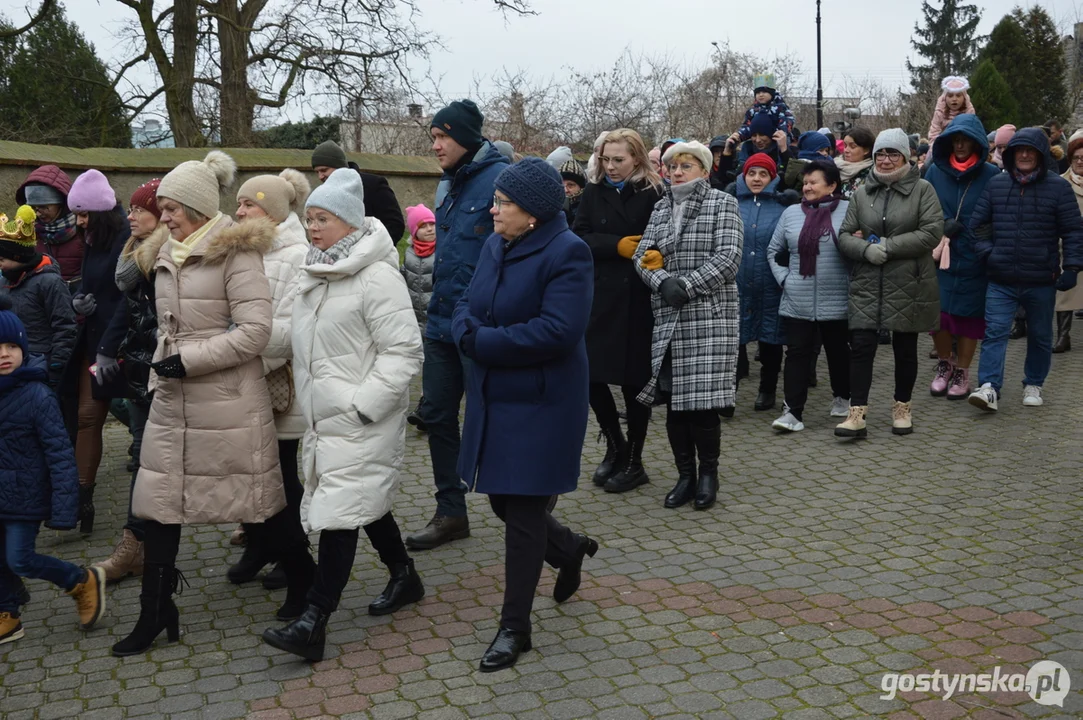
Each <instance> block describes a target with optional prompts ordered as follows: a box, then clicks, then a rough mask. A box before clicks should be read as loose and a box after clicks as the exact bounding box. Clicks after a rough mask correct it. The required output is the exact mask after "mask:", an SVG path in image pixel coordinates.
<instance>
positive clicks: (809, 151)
mask: <svg viewBox="0 0 1083 720" xmlns="http://www.w3.org/2000/svg"><path fill="white" fill-rule="evenodd" d="M830 147H831V143H830V142H829V141H828V139H827V136H826V135H824V134H823V133H819V132H816V131H815V130H810V131H809V132H807V133H803V134H802V135H801V137H799V138H797V151H798V152H797V157H798V158H799V159H801V160H815V159H816V158H817V157H823V156H822V155H821V154H820V152H819V151H820V150H827V149H829V148H830Z"/></svg>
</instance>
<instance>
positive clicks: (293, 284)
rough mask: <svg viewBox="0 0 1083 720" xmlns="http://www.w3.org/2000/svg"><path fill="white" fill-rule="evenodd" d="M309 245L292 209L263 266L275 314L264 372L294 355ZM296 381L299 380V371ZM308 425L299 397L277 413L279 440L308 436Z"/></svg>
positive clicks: (277, 230) (265, 356)
mask: <svg viewBox="0 0 1083 720" xmlns="http://www.w3.org/2000/svg"><path fill="white" fill-rule="evenodd" d="M254 222H268V223H269V222H273V221H271V220H257V221H254ZM308 248H309V245H308V238H307V236H306V235H305V229H304V227H302V226H301V220H300V219H299V218H298V217H297V213H293V212H291V213H290V214H289V217H287V218H286V219H285V221H283V222H282V223H280V224H279V225H278V226H277V227H276V228H275V241H274V246H273V247H272V248H271V251H270V252H269V253H267V254H266V255H264V256H263V269H264V270H265V271H266V273H267V280H268V281H269V282H270V283H271V316H272V325H271V341H270V342H268V343H267V349H266V350H264V351H263V374H264V375H266V374H267V373H269V372H271V371H272V370H277V369H278V368H280V367H282V366H283V365H285V364H286V362H287V361H290V360H292V359H293V342H292V341H291V335H292V330H291V325H292V319H293V300H294V298H295V297H296V296H297V280H298V278H299V277H300V274H301V266H302V265H303V264H304V262H305V256H306V255H307V254H308ZM294 382H295V384H296V374H295V377H294ZM305 427H306V426H305V416H304V415H303V414H301V404H300V403H299V402H297V398H296V397H294V400H293V405H292V406H290V409H289V412H286V413H282V414H281V415H275V429H276V430H277V431H278V439H279V440H298V439H300V438H302V437H304V434H305Z"/></svg>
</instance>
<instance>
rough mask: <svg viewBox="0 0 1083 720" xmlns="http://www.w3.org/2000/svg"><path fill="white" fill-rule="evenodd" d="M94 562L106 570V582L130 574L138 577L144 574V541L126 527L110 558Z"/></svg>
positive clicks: (120, 578)
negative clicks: (140, 540)
mask: <svg viewBox="0 0 1083 720" xmlns="http://www.w3.org/2000/svg"><path fill="white" fill-rule="evenodd" d="M94 564H95V565H96V566H97V567H100V568H101V569H102V570H104V571H105V581H106V582H117V581H118V580H122V579H124V578H126V577H128V576H129V575H134V576H136V577H138V576H140V575H142V574H143V543H141V542H139V540H137V539H136V537H135V535H134V534H133V533H132V531H131V530H127V529H126V530H125V531H124V535H123V536H121V538H120V542H119V543H117V546H116V547H115V548H114V549H113V554H112V555H110V556H109V559H107V560H103V561H102V562H100V563H94Z"/></svg>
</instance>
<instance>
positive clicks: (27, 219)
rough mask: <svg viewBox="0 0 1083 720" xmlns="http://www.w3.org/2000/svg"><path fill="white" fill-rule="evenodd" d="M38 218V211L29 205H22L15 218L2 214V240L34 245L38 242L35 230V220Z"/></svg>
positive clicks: (0, 229)
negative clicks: (11, 218)
mask: <svg viewBox="0 0 1083 720" xmlns="http://www.w3.org/2000/svg"><path fill="white" fill-rule="evenodd" d="M37 219H38V216H37V213H35V212H34V208H32V207H30V206H29V205H23V206H22V207H20V208H19V210H18V211H17V212H16V213H15V219H14V220H8V216H7V215H5V214H0V240H8V241H11V242H16V243H18V244H20V245H26V246H28V247H34V246H35V245H37V242H38V239H37V232H36V231H35V230H34V221H35V220H37Z"/></svg>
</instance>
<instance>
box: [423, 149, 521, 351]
mask: <svg viewBox="0 0 1083 720" xmlns="http://www.w3.org/2000/svg"><path fill="white" fill-rule="evenodd" d="M507 164H508V160H507V158H505V157H504V156H503V155H501V154H500V152H499V151H498V150H497V149H496V148H495V147H493V145H492V143H490V142H489V141H488V140H486V141H485V142H484V143H483V144H482V146H481V149H480V150H478V151H477V152H476V153H475V154H474V158H473V159H472V160H471V161H470V162H469V163H467V164H466V165H464V166H462V167H460V168H459V169H458V170H457V171H456V172H455V174H454V175H452V174H449V173H444V176H443V177H442V178H440V184H439V185H438V186H437V188H436V255H435V261H434V262H433V273H432V299H431V300H430V301H429V320H428V324H427V325H426V326H425V337H427V338H429V339H431V340H439V341H441V342H447V343H450V342H452V339H451V315H452V313H453V312H454V311H455V304H456V303H457V302H459V298H461V297H462V295H463V293H464V292H465V291H466V286H467V285H469V284H470V278H471V277H473V275H474V268H475V267H476V266H477V264H478V255H479V254H480V253H481V247H482V245H484V244H485V240H486V239H487V238H488V237H489V235H491V234H492V232H493V216H492V215H490V214H489V209H490V208H491V207H492V206H493V189H494V183H495V182H496V176H497V175H499V174H500V172H501V171H502V170H503V169H504V168H505V167H506V166H507Z"/></svg>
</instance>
